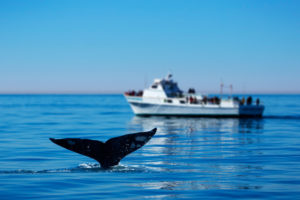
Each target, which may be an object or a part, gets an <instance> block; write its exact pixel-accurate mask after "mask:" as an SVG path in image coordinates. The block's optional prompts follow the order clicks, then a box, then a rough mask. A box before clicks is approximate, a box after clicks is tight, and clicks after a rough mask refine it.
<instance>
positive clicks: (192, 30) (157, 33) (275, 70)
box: [0, 0, 300, 94]
mask: <svg viewBox="0 0 300 200" xmlns="http://www.w3.org/2000/svg"><path fill="white" fill-rule="evenodd" d="M299 10H300V2H299V1H292V0H289V1H279V0H272V1H271V0H264V1H247V0H246V1H235V0H232V1H223V0H219V1H179V0H174V1H171V0H170V1H169V0H166V1H155V0H154V1H135V0H130V1H94V0H91V1H81V0H74V1H68V0H63V1H58V0H52V1H19V0H16V1H2V2H0V24H1V31H0V42H1V45H0V94H13V93H14V94H22V93H23V94H24V93H25V94H30V93H31V94H39V93H43V94H45V93H46V94H53V93H55V94H64V93H66V94H71V93H83V94H95V93H96V94H97V93H123V92H125V91H127V90H130V89H135V90H141V89H144V88H145V86H146V87H148V86H149V85H150V84H151V83H152V81H153V79H155V78H162V77H165V76H166V75H167V73H169V72H171V73H172V74H173V77H174V80H175V81H177V82H178V84H179V87H180V88H181V89H182V90H185V91H186V90H187V89H188V88H190V87H193V88H195V89H196V90H197V91H198V92H200V93H218V92H219V85H220V83H221V82H223V83H224V84H225V85H226V86H229V85H230V84H232V85H233V92H234V93H252V94H254V93H257V94H263V93H267V94H300V89H299V85H300V79H299V74H300V56H299V55H300V26H299V19H300V12H299ZM225 92H226V90H225ZM227 93H229V92H227Z"/></svg>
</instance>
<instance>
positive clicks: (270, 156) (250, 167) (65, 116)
mask: <svg viewBox="0 0 300 200" xmlns="http://www.w3.org/2000/svg"><path fill="white" fill-rule="evenodd" d="M255 97H260V99H261V101H262V102H263V103H264V104H265V106H266V110H265V113H264V116H265V117H264V118H262V119H231V118H229V119H220V118H217V119H215V118H164V117H147V118H142V117H135V116H134V115H133V113H132V112H131V110H130V107H129V106H128V104H127V103H126V101H125V99H124V97H123V96H122V95H0V136H1V137H0V152H1V153H0V199H120V198H123V199H143V198H148V199H179V198H180V199H200V198H203V199H220V198H223V199H233V198H235V199H300V96H299V95H260V96H255ZM154 127H157V128H158V132H157V134H156V135H155V136H154V138H153V139H152V140H150V142H149V143H148V144H147V145H145V146H144V147H143V148H141V149H139V150H138V151H136V152H134V153H132V154H130V155H128V156H127V157H125V158H124V159H123V160H122V161H121V163H120V165H119V166H116V167H113V168H112V169H108V170H104V169H101V168H100V166H99V165H98V164H97V162H96V161H94V160H92V159H90V158H88V157H84V156H82V155H79V154H76V153H74V152H71V151H68V150H66V149H63V148H61V147H59V146H57V145H55V144H53V143H51V142H50V141H49V139H48V138H49V137H54V138H65V137H81V138H82V137H84V138H89V139H97V140H102V141H105V140H107V139H109V138H111V137H115V136H119V135H123V134H126V133H134V132H139V131H148V130H150V129H152V128H154Z"/></svg>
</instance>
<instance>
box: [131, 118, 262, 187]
mask: <svg viewBox="0 0 300 200" xmlns="http://www.w3.org/2000/svg"><path fill="white" fill-rule="evenodd" d="M130 127H131V128H133V129H143V130H145V131H147V130H151V129H152V128H154V127H157V128H158V132H157V134H156V136H155V137H154V138H153V139H152V140H151V141H150V143H149V147H147V150H148V151H146V150H145V151H143V156H145V157H147V156H148V157H151V159H149V161H148V163H147V165H149V166H152V167H155V168H157V169H160V170H161V171H164V172H169V173H176V174H177V175H176V178H175V180H170V181H161V179H160V180H159V181H155V180H149V181H147V182H145V183H139V186H140V187H143V188H150V189H151V188H160V189H166V190H173V189H180V190H193V189H197V190H198V189H211V188H214V189H259V188H261V187H262V186H261V185H256V184H255V183H256V182H255V181H253V180H255V179H257V178H259V177H260V174H261V173H262V171H263V165H261V164H260V162H259V158H260V155H262V154H263V152H262V151H261V150H260V149H259V147H260V145H261V135H262V133H263V129H264V121H263V120H262V119H237V118H226V119H225V118H177V117H174V118H173V117H172V118H167V117H138V116H135V117H133V118H132V120H131V123H130ZM241 180H242V181H241Z"/></svg>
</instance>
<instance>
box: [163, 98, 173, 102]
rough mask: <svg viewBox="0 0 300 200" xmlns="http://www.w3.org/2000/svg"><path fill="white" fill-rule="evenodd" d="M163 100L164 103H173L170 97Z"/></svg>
mask: <svg viewBox="0 0 300 200" xmlns="http://www.w3.org/2000/svg"><path fill="white" fill-rule="evenodd" d="M164 102H166V103H173V101H172V100H171V99H165V100H164Z"/></svg>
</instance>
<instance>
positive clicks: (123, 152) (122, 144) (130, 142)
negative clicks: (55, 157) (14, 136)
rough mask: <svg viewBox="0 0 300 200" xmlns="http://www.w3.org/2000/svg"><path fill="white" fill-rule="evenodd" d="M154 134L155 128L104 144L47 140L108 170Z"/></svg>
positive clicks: (99, 142)
mask: <svg viewBox="0 0 300 200" xmlns="http://www.w3.org/2000/svg"><path fill="white" fill-rule="evenodd" d="M155 133H156V128H154V129H152V130H151V131H147V132H139V133H132V134H127V135H123V136H119V137H115V138H111V139H109V140H107V141H106V142H105V143H103V142H101V141H97V140H89V139H79V138H65V139H54V138H49V139H50V140H51V141H52V142H53V143H55V144H57V145H59V146H62V147H64V148H66V149H69V150H71V151H74V152H76V153H79V154H82V155H85V156H88V157H90V158H93V159H95V160H96V161H98V162H99V163H100V165H101V167H103V168H109V167H111V166H114V165H117V164H119V162H120V160H121V159H122V158H124V157H125V156H127V155H128V154H130V153H132V152H134V151H135V150H137V149H139V148H141V147H142V146H144V145H145V144H146V143H147V142H148V141H149V140H150V139H151V138H152V136H153V135H154V134H155Z"/></svg>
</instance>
